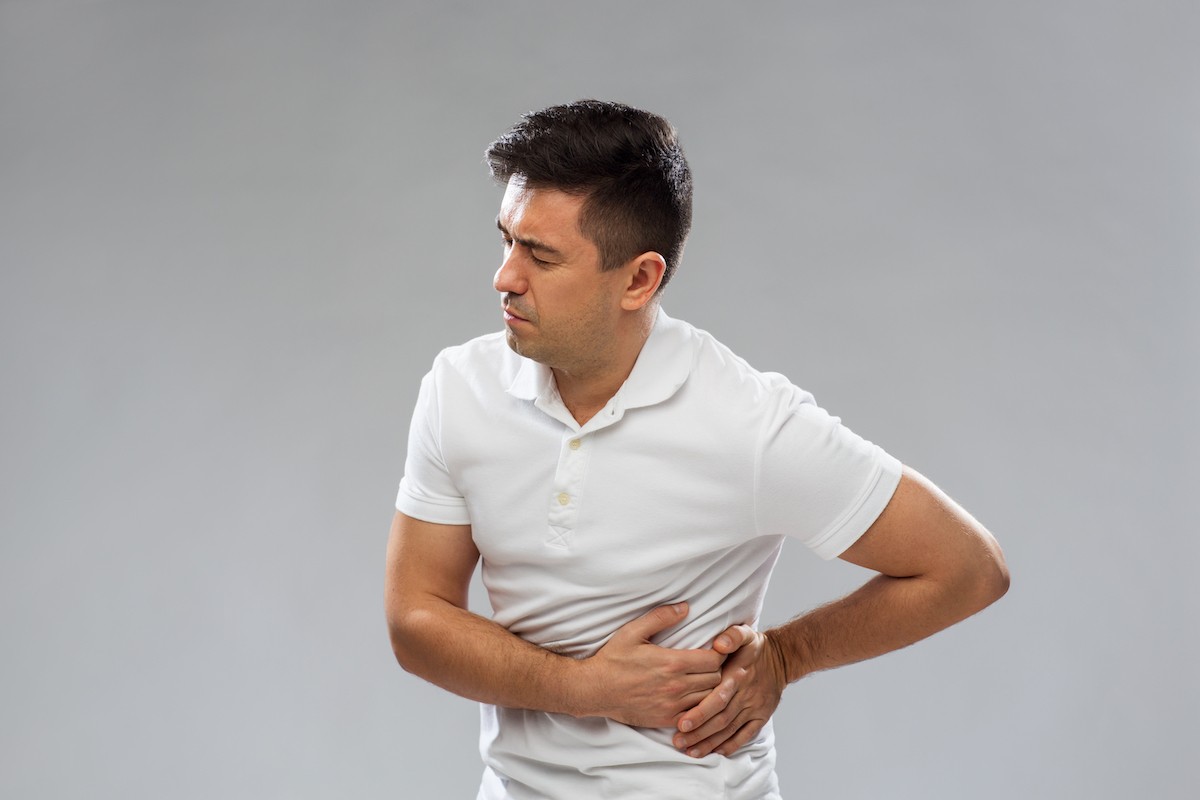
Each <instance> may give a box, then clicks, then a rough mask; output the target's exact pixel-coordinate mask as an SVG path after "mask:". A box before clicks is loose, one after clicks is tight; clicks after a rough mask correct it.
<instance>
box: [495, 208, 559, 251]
mask: <svg viewBox="0 0 1200 800" xmlns="http://www.w3.org/2000/svg"><path fill="white" fill-rule="evenodd" d="M496 227H497V228H499V229H500V232H501V233H503V234H504V235H505V236H507V237H508V238H510V239H512V240H513V241H514V242H517V243H518V244H523V245H525V246H526V247H528V248H529V249H530V250H541V251H542V252H544V253H546V254H547V255H550V256H554V257H557V258H563V257H564V254H563V252H562V251H561V250H559V249H557V248H554V247H551V246H550V245H548V244H546V243H545V242H543V241H540V240H538V239H533V238H530V237H528V236H513V235H512V234H511V233H509V232H508V228H506V227H504V223H503V222H501V221H500V218H499V217H496Z"/></svg>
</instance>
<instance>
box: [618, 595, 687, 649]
mask: <svg viewBox="0 0 1200 800" xmlns="http://www.w3.org/2000/svg"><path fill="white" fill-rule="evenodd" d="M687 612H688V604H687V603H686V602H682V603H675V604H673V605H669V606H659V607H658V608H652V609H650V610H649V611H647V612H646V613H645V614H642V615H641V616H640V617H638V618H637V619H635V620H630V621H629V622H626V623H625V624H624V625H622V626H621V627H620V628H617V632H616V633H615V634H614V635H613V636H614V638H615V637H617V636H622V635H624V636H628V637H634V638H637V639H643V640H647V641H649V639H650V637H651V636H653V635H654V634H656V633H659V632H661V631H665V630H666V629H667V628H669V627H671V626H672V625H675V624H677V623H678V622H680V621H681V620H683V618H684V617H686V616H687Z"/></svg>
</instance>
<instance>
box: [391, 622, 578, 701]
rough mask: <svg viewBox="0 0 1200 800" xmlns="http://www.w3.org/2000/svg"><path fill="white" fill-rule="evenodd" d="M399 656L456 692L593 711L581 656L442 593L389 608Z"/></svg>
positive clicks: (413, 670) (471, 696)
mask: <svg viewBox="0 0 1200 800" xmlns="http://www.w3.org/2000/svg"><path fill="white" fill-rule="evenodd" d="M388 623H389V624H388V627H389V632H390V634H391V641H392V650H393V651H394V652H395V654H396V660H397V661H399V663H400V665H401V666H402V667H403V668H404V669H405V670H406V671H408V672H410V673H412V674H414V675H417V676H419V677H421V678H424V679H425V680H427V681H429V682H430V683H433V684H436V685H437V686H440V687H442V688H443V689H446V690H448V691H450V692H453V693H454V694H457V695H460V696H462V697H466V698H468V699H471V700H477V701H479V702H483V703H491V704H493V705H498V706H506V707H510V708H527V709H534V710H538V711H550V712H554V713H561V714H572V715H576V716H581V715H585V714H587V713H589V711H590V708H589V706H590V704H589V702H588V697H587V689H588V688H589V682H588V681H587V680H584V679H583V676H582V674H581V673H582V672H584V671H586V667H585V666H584V664H583V662H581V661H577V660H576V659H573V658H568V657H566V656H561V655H558V654H556V653H552V652H550V651H549V650H546V649H544V648H541V647H538V646H537V645H534V644H531V643H529V642H527V641H525V640H524V639H521V638H520V637H518V636H516V635H514V634H512V633H510V632H509V631H508V630H506V629H505V628H504V627H502V626H500V625H498V624H496V623H495V622H492V621H491V620H488V619H484V618H483V617H480V616H479V615H477V614H473V613H471V612H470V611H466V610H464V609H462V608H459V607H457V606H455V605H453V604H451V603H448V602H445V601H442V600H439V599H437V598H433V599H429V600H426V601H424V602H419V603H412V604H410V605H407V606H406V607H405V608H404V610H403V611H401V612H397V613H394V614H390V615H389V621H388Z"/></svg>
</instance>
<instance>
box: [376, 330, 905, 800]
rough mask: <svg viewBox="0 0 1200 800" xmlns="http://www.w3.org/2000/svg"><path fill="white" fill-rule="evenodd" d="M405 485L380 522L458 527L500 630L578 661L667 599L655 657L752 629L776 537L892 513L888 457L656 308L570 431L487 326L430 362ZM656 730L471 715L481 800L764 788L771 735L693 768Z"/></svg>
mask: <svg viewBox="0 0 1200 800" xmlns="http://www.w3.org/2000/svg"><path fill="white" fill-rule="evenodd" d="M404 473H405V474H404V478H403V480H402V481H401V482H400V492H399V496H398V497H397V500H396V508H398V509H399V510H400V511H402V512H404V513H405V514H408V515H409V516H412V517H415V518H418V519H422V520H427V521H429V522H437V523H443V524H452V525H464V524H469V525H471V531H472V535H473V537H474V540H475V544H476V545H477V546H478V548H479V552H480V554H481V555H482V570H483V581H484V584H485V585H486V586H487V590H488V595H489V598H490V600H491V603H492V607H493V609H494V610H495V616H494V619H495V621H496V622H498V623H499V624H501V625H503V626H504V627H505V628H507V629H508V630H509V631H511V632H513V633H514V634H516V635H518V636H520V637H521V638H523V639H526V640H528V641H530V642H533V643H534V644H537V645H541V646H542V647H546V648H549V649H551V650H554V651H555V652H558V653H562V654H564V655H570V656H574V657H578V658H582V657H586V656H590V655H592V654H594V653H595V652H596V651H597V650H598V649H599V648H600V647H601V646H603V645H604V643H605V642H606V641H608V638H609V637H610V636H611V635H612V633H613V632H614V631H615V630H616V629H617V628H619V627H620V626H621V625H624V624H625V623H627V622H629V621H630V620H632V619H634V618H636V617H638V616H640V615H641V614H643V613H645V612H646V611H648V610H650V609H651V608H654V607H655V606H659V605H665V604H668V603H674V602H678V601H680V600H686V601H688V603H689V604H690V611H689V614H688V617H687V619H685V620H684V621H683V622H682V623H680V624H679V625H678V626H677V627H675V628H671V629H669V630H667V631H665V632H664V633H663V634H662V635H660V636H659V637H657V638H656V641H657V643H658V644H661V645H663V646H665V647H681V648H702V647H708V646H709V645H710V644H711V642H712V640H713V638H715V637H716V636H717V634H719V633H720V632H721V631H722V630H724V629H725V628H726V627H728V626H729V625H732V624H736V623H749V624H751V625H757V623H758V616H759V613H760V611H761V609H762V601H763V595H764V594H765V592H766V588H767V581H768V579H769V578H770V575H771V570H772V568H773V567H774V565H775V561H776V559H777V558H778V556H779V551H780V548H781V547H782V543H783V537H784V536H794V537H796V538H798V539H800V540H801V541H803V542H804V543H805V544H806V545H808V546H809V547H810V548H812V549H813V550H814V551H815V552H816V553H817V554H818V555H820V556H822V557H823V558H827V559H828V558H833V557H835V556H837V555H838V554H840V553H841V552H842V551H844V550H845V549H846V548H847V547H849V546H850V545H851V544H853V543H854V541H855V540H856V539H858V537H859V536H860V535H862V533H863V532H864V531H866V529H867V528H868V527H869V526H870V525H871V523H872V522H873V521H874V520H875V518H876V517H877V516H878V515H879V513H880V512H881V511H882V510H883V508H884V506H886V505H887V502H888V500H889V499H890V498H891V496H892V492H893V491H894V490H895V488H896V484H897V483H898V482H899V479H900V463H899V462H898V461H897V460H896V459H895V458H893V457H891V456H890V455H888V454H887V453H885V452H884V451H883V450H881V449H880V448H879V447H877V446H875V445H873V444H871V443H870V442H867V441H866V440H864V439H862V438H860V437H859V436H857V435H855V434H854V433H852V432H851V431H850V430H848V429H847V428H845V427H844V426H842V425H841V423H840V421H839V420H838V418H837V417H831V416H830V415H829V414H827V413H826V412H825V411H823V410H822V409H821V408H819V407H818V406H817V405H816V404H815V403H814V402H813V398H812V396H811V395H810V394H808V393H807V392H804V391H802V390H801V389H799V388H797V387H796V386H793V385H792V384H791V383H789V382H788V381H787V380H786V379H785V378H784V377H783V376H781V375H778V374H774V373H762V372H758V371H756V370H754V369H753V368H752V367H750V366H749V365H748V364H747V363H746V362H745V361H743V360H742V359H740V358H738V357H737V356H735V355H734V354H733V353H732V352H730V351H729V349H728V348H726V347H725V346H724V345H722V344H720V343H719V342H717V341H716V340H715V339H713V338H712V336H710V335H709V334H707V333H706V332H704V331H701V330H698V329H696V328H694V327H692V326H691V325H688V324H687V323H684V322H681V321H678V320H674V319H671V318H670V317H668V316H667V315H666V314H665V313H663V312H661V311H660V312H659V315H658V319H657V321H656V323H655V326H654V329H653V331H652V332H651V334H650V337H649V338H648V339H647V341H646V344H645V346H644V347H643V348H642V352H641V354H640V355H639V356H638V360H637V363H636V364H635V365H634V368H633V371H632V372H631V373H630V375H629V378H628V379H627V380H626V381H625V383H624V385H623V386H622V387H621V389H620V391H618V392H617V394H616V395H615V396H613V398H612V400H610V401H609V403H608V405H607V406H605V407H604V409H602V410H601V411H600V412H599V413H597V414H596V415H595V416H594V417H592V418H591V419H590V420H588V422H587V424H585V425H583V426H580V425H579V424H578V423H577V422H576V421H575V419H574V418H573V417H572V416H571V414H570V412H569V411H567V409H566V407H565V406H564V405H563V403H562V400H561V399H560V398H559V395H558V391H557V388H556V386H555V382H554V378H553V374H552V373H551V371H550V370H549V369H548V368H547V367H545V366H543V365H541V364H538V363H536V362H534V361H531V360H529V359H527V358H523V357H521V356H519V355H517V354H516V353H514V352H513V351H512V350H511V349H510V348H509V347H508V345H507V343H506V342H505V338H504V334H503V333H496V334H492V335H489V336H483V337H480V338H478V339H474V340H472V341H470V342H467V343H466V344H464V345H461V346H459V347H451V348H448V349H446V350H444V351H442V352H441V353H440V354H439V355H438V357H437V359H436V360H435V361H434V365H433V369H432V370H431V371H430V372H429V374H428V375H426V376H425V378H424V380H423V381H422V383H421V391H420V396H419V398H418V401H417V406H416V410H415V412H414V415H413V421H412V429H411V432H410V436H409V445H408V459H407V461H406V463H405V468H404ZM519 679H520V677H519V676H514V680H519ZM672 733H673V731H672V730H670V729H647V728H632V727H629V726H627V725H623V724H621V723H617V722H613V721H611V720H607V719H600V718H587V719H575V718H574V717H570V716H564V715H559V714H549V713H545V712H540V711H529V710H523V709H509V708H498V707H494V706H489V705H484V706H483V708H482V731H481V739H480V750H481V753H482V756H483V760H484V764H485V770H484V777H483V783H482V786H481V787H480V793H479V797H480V798H484V799H485V800H501V798H514V800H523V799H524V798H595V797H619V798H642V797H644V798H654V800H664V798H674V797H678V798H688V799H689V800H693V799H694V798H697V797H727V798H747V799H748V800H749V799H750V798H753V800H763V798H771V797H777V796H778V788H777V783H776V779H775V774H774V760H775V755H774V740H773V733H772V730H771V726H770V725H769V724H768V725H767V727H766V728H765V729H764V730H763V732H762V733H761V734H760V735H759V736H758V737H757V739H756V740H755V741H754V742H751V743H750V744H748V745H746V746H745V747H743V748H742V749H741V750H739V751H738V752H737V753H735V754H734V755H733V756H732V757H729V758H725V757H723V756H719V755H710V756H707V757H705V758H703V759H693V758H689V757H687V756H686V755H684V754H682V753H680V752H679V751H678V750H676V749H675V748H674V747H673V746H672V744H671V735H672Z"/></svg>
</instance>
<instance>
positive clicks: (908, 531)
mask: <svg viewBox="0 0 1200 800" xmlns="http://www.w3.org/2000/svg"><path fill="white" fill-rule="evenodd" d="M841 558H842V559H844V560H846V561H849V562H851V563H853V564H857V565H859V566H862V567H866V568H868V569H872V570H875V571H876V572H878V573H879V574H878V575H876V576H875V577H874V578H872V579H871V580H869V581H867V583H866V584H865V585H863V586H862V587H861V588H859V589H858V590H857V591H855V592H853V593H851V594H849V595H847V596H846V597H843V598H842V599H840V600H837V601H835V602H833V603H830V604H828V605H826V606H822V607H821V608H818V609H816V610H814V611H811V612H809V613H807V614H804V615H802V616H800V617H797V618H796V619H793V620H792V621H791V622H788V623H786V624H784V625H780V626H778V627H776V628H771V629H770V630H767V631H765V632H762V633H758V632H755V631H754V630H752V629H751V628H749V627H748V626H736V627H735V628H732V629H730V630H727V631H725V632H724V633H723V634H721V636H718V637H717V641H716V642H714V648H715V649H718V650H720V651H721V652H725V653H731V654H732V655H731V656H730V659H729V661H728V662H727V663H726V666H725V669H724V670H723V680H722V683H721V686H720V687H718V689H717V691H715V692H713V693H712V695H710V696H709V697H708V698H706V699H705V700H704V701H703V702H701V703H700V705H698V706H697V707H696V708H694V709H692V710H691V711H689V712H688V713H687V714H685V715H684V716H683V717H682V718H681V720H680V725H679V727H680V730H681V731H682V733H680V734H677V735H676V737H675V744H676V746H677V747H679V748H680V749H683V750H686V751H687V752H688V753H689V754H693V753H694V754H695V755H697V756H703V755H707V754H708V753H710V752H714V751H716V752H720V753H722V754H724V755H729V754H731V753H733V752H734V751H736V750H737V749H738V748H739V747H741V746H742V745H743V744H745V743H746V742H748V741H750V739H751V738H753V737H754V736H755V735H756V734H757V733H758V732H759V731H760V730H761V729H762V726H763V725H764V724H765V723H766V721H767V719H769V718H770V716H771V714H773V713H774V712H775V708H776V707H777V706H778V704H779V698H780V696H781V695H782V693H783V689H784V687H785V686H786V685H787V684H788V683H791V682H794V681H797V680H799V679H801V678H803V677H804V676H805V675H808V674H810V673H813V672H817V671H820V670H825V669H831V668H833V667H839V666H842V665H845V664H852V663H854V662H856V661H863V660H865V659H868V658H873V657H875V656H878V655H882V654H883V653H888V652H891V651H892V650H898V649H900V648H902V647H906V646H908V645H910V644H912V643H913V642H916V641H919V640H921V639H924V638H925V637H927V636H930V635H931V634H934V633H936V632H938V631H940V630H942V629H944V628H947V627H949V626H951V625H953V624H954V623H956V622H958V621H960V620H963V619H965V618H967V617H969V616H971V615H972V614H974V613H976V612H977V611H980V610H982V609H983V608H985V607H986V606H988V605H990V604H991V603H993V602H994V601H996V600H997V599H999V598H1000V597H1001V596H1003V595H1004V593H1005V592H1006V591H1007V590H1008V580H1009V578H1008V569H1007V567H1006V566H1005V563H1004V556H1003V554H1002V553H1001V552H1000V547H999V545H997V544H996V541H995V539H993V538H992V536H991V534H990V533H988V531H987V530H986V529H985V528H984V527H983V526H982V525H980V524H979V523H978V522H976V521H975V519H974V518H973V517H971V515H970V514H968V513H967V512H966V511H964V510H963V509H962V508H961V507H960V506H959V505H958V504H957V503H955V502H954V501H953V500H951V499H950V498H949V497H947V496H946V495H945V494H944V493H943V492H942V491H941V490H940V489H938V488H937V487H936V486H934V485H933V484H932V483H931V482H929V481H928V480H927V479H926V478H924V477H923V476H921V475H920V474H918V473H917V472H915V471H913V470H911V469H908V468H905V470H904V474H903V476H902V477H901V480H900V485H899V486H898V487H897V488H896V492H895V494H894V495H893V496H892V499H891V501H890V502H889V503H888V506H887V508H885V509H884V511H883V513H882V514H880V516H879V518H878V519H877V520H876V521H875V523H874V524H873V525H872V526H871V527H870V528H869V529H868V530H867V532H866V533H864V534H863V535H862V537H861V538H860V539H859V540H858V541H857V542H855V543H854V544H853V545H852V546H851V547H850V548H849V549H848V550H846V552H845V553H843V554H842V555H841ZM722 638H727V641H722ZM735 651H736V652H735Z"/></svg>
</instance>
